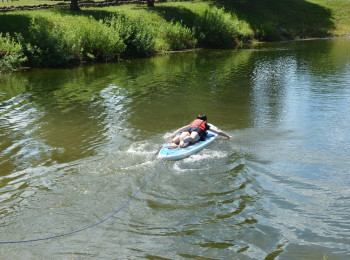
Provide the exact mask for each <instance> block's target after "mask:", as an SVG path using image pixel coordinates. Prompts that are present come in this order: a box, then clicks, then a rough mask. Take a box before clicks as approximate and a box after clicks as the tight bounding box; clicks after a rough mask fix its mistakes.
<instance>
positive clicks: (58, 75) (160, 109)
mask: <svg viewBox="0 0 350 260" xmlns="http://www.w3.org/2000/svg"><path fill="white" fill-rule="evenodd" d="M349 44H350V43H349V41H348V40H341V39H339V40H338V39H337V40H325V41H308V42H291V43H278V44H277V43H275V44H266V45H262V46H254V47H252V48H248V49H243V50H236V51H204V50H200V51H196V52H192V53H179V54H174V55H168V56H161V57H154V58H152V59H140V60H133V61H130V62H125V63H121V64H109V65H106V64H100V65H94V66H89V67H83V68H76V69H69V70H33V71H30V72H24V73H18V74H15V75H14V76H11V77H8V76H4V77H2V76H1V78H0V123H1V124H0V159H1V161H0V188H1V190H0V201H1V207H0V214H1V222H0V228H1V234H3V236H4V237H2V238H1V240H2V241H4V240H17V239H30V238H32V237H31V236H32V235H33V234H34V235H35V238H36V237H40V236H42V237H45V236H47V235H51V234H52V233H65V232H67V231H71V230H74V229H75V228H80V227H83V226H87V225H89V224H92V223H94V222H97V221H98V220H101V219H102V218H103V217H104V216H107V215H108V214H110V213H111V212H113V211H114V210H115V209H117V208H118V207H120V206H121V205H123V203H124V202H125V201H127V200H128V199H129V198H130V196H132V194H133V193H134V192H135V191H136V190H137V189H138V188H139V187H140V186H141V185H142V184H143V183H144V182H145V180H147V178H148V177H149V174H150V173H151V172H153V170H154V169H155V168H156V167H157V166H158V163H159V162H158V161H157V160H156V159H154V155H155V153H156V151H157V150H158V148H159V146H160V145H161V144H162V143H163V142H164V141H165V140H164V138H163V136H164V135H165V134H166V133H170V132H172V131H173V130H175V129H176V128H178V127H180V126H182V125H184V124H186V123H188V122H189V121H190V120H192V119H193V117H194V116H195V115H196V114H198V113H200V112H204V113H206V114H207V115H208V118H209V121H210V122H211V123H214V124H215V125H217V126H218V127H221V128H222V129H224V130H225V131H227V132H229V133H230V134H232V135H233V136H234V138H233V140H232V141H227V140H225V139H219V140H217V141H216V142H215V143H214V144H213V145H212V146H210V148H208V149H206V150H205V151H203V152H201V153H198V154H196V155H194V156H191V157H189V158H186V159H184V160H181V161H176V162H167V163H166V165H165V166H164V168H163V169H162V171H161V172H160V174H159V175H158V176H157V177H156V179H154V181H152V183H151V184H150V185H149V186H147V188H146V189H145V190H143V192H142V193H141V194H139V196H138V197H137V199H135V200H134V201H133V202H132V203H131V204H130V205H129V206H128V207H127V208H125V209H124V210H123V211H122V212H121V213H120V214H118V215H116V217H115V218H114V219H113V220H111V222H109V223H105V224H104V225H101V226H98V227H96V229H94V230H91V231H87V232H86V233H82V234H77V235H76V236H72V237H68V238H66V239H62V240H56V241H55V242H51V241H49V242H48V243H47V244H37V245H31V246H28V247H22V246H21V245H11V246H9V247H6V248H4V250H1V253H0V256H4V258H8V257H9V256H12V253H11V252H19V253H18V254H19V257H20V258H23V257H25V258H33V259H34V258H49V257H51V256H52V255H55V256H57V258H64V257H67V255H68V256H69V257H72V255H73V254H74V255H77V256H81V257H86V258H96V257H99V258H110V257H111V255H112V254H114V253H113V252H114V250H115V248H118V254H119V256H120V257H121V258H130V257H140V258H147V257H148V258H156V257H163V258H170V259H175V258H188V257H189V258H224V259H232V258H239V259H260V258H266V259H274V258H276V257H281V258H283V259H296V258H316V259H320V258H321V257H322V254H323V253H327V254H328V255H332V256H335V257H338V258H342V257H343V256H346V255H347V254H348V253H349V245H350V241H349V239H348V237H349V232H348V230H349V223H348V221H347V219H348V217H349V215H350V212H349V210H348V209H347V208H348V207H347V205H348V203H349V198H350V194H349V192H348V191H349V184H350V183H349V181H348V178H347V175H348V170H349V168H350V165H349V160H348V159H349V156H348V154H349V147H350V136H349V134H348V133H349V130H350V129H349V125H350V122H349V120H350V119H349V117H348V116H347V115H348V114H349V112H350V111H349V108H350V104H349V103H350V90H349V88H348V86H349V85H350V77H349V75H350V74H349V70H350V58H349V57H350V56H349V55H348V54H349ZM28 220H30V221H31V225H27V223H28ZM315 251H317V252H320V253H319V254H315Z"/></svg>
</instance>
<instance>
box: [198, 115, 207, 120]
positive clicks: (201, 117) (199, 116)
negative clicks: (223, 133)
mask: <svg viewBox="0 0 350 260" xmlns="http://www.w3.org/2000/svg"><path fill="white" fill-rule="evenodd" d="M197 119H200V120H203V121H207V116H206V115H204V114H199V115H198V116H197Z"/></svg>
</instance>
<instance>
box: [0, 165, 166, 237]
mask: <svg viewBox="0 0 350 260" xmlns="http://www.w3.org/2000/svg"><path fill="white" fill-rule="evenodd" d="M165 160H166V159H165V158H164V159H163V161H162V163H161V165H160V166H159V167H158V169H157V170H156V171H155V172H154V173H153V174H152V176H151V177H150V178H149V179H148V180H147V181H146V182H145V183H144V184H143V185H142V186H141V187H140V188H139V189H138V190H137V191H136V192H135V193H134V195H132V196H131V197H130V199H129V200H128V201H127V202H125V203H124V205H123V206H121V207H120V208H119V209H118V210H117V211H115V212H114V213H113V214H112V215H110V216H108V217H107V218H105V219H103V220H101V221H99V222H97V223H95V224H92V225H90V226H88V227H84V228H81V229H77V230H75V231H71V232H69V233H65V234H61V235H55V236H49V237H44V238H36V239H28V240H18V241H3V242H1V241H0V244H17V243H28V242H37V241H43V240H49V239H53V238H59V237H64V236H68V235H73V234H76V233H79V232H81V231H84V230H87V229H90V228H93V227H95V226H97V225H99V224H101V223H103V222H105V221H107V220H108V219H110V218H111V217H113V216H114V215H115V214H117V213H118V212H119V211H121V210H122V209H123V208H125V207H126V205H128V204H129V202H130V201H131V200H132V199H133V198H135V197H136V195H137V194H138V193H139V192H140V191H141V190H142V189H143V187H145V186H146V185H147V183H148V182H149V181H150V180H151V179H152V178H153V177H154V176H155V175H156V174H157V173H158V172H159V171H160V169H161V168H162V166H163V165H164V162H165Z"/></svg>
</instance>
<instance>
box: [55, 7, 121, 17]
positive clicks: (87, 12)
mask: <svg viewBox="0 0 350 260" xmlns="http://www.w3.org/2000/svg"><path fill="white" fill-rule="evenodd" d="M58 13H60V14H70V15H77V16H86V17H93V18H94V19H96V20H105V19H106V18H109V17H111V16H116V15H117V14H118V13H116V12H109V11H106V10H98V9H97V8H94V10H91V9H81V10H80V11H71V10H69V9H60V10H58Z"/></svg>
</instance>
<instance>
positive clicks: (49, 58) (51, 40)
mask: <svg viewBox="0 0 350 260" xmlns="http://www.w3.org/2000/svg"><path fill="white" fill-rule="evenodd" d="M29 35H30V36H29V44H27V45H26V46H27V52H28V55H29V58H30V61H31V62H32V63H33V64H34V65H35V66H39V67H55V66H62V65H68V64H69V63H71V62H73V61H77V60H78V57H77V55H76V53H74V51H73V50H72V49H71V48H69V46H68V45H67V43H66V42H65V41H64V36H65V31H64V30H62V28H61V27H60V26H57V25H55V24H54V23H53V22H52V21H49V20H47V19H46V18H44V17H35V18H33V19H32V21H31V25H30V27H29Z"/></svg>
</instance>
